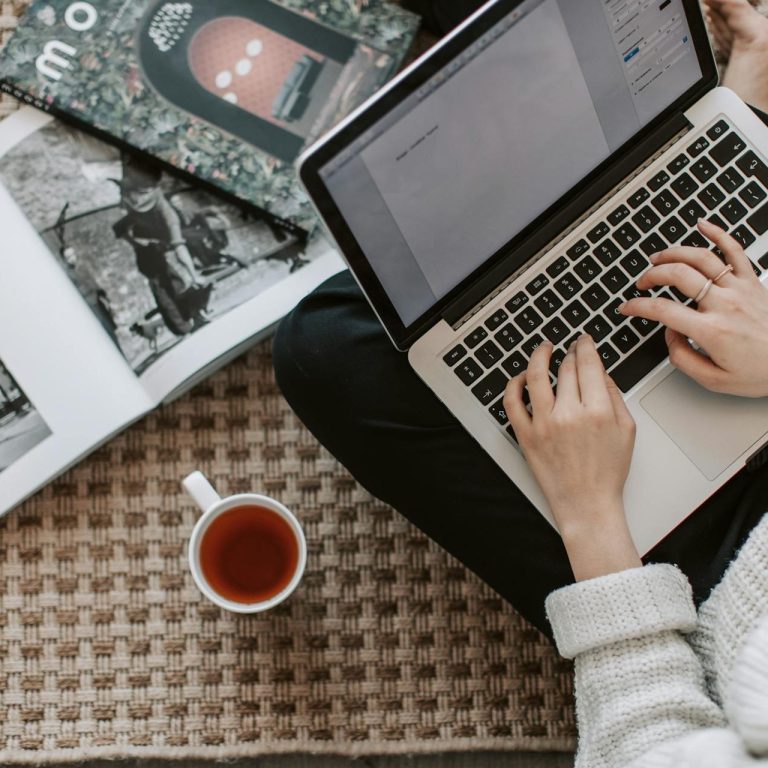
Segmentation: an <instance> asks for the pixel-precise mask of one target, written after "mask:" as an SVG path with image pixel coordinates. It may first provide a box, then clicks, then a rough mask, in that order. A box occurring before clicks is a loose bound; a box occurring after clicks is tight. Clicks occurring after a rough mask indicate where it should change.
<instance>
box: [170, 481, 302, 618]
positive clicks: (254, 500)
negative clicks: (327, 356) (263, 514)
mask: <svg viewBox="0 0 768 768" xmlns="http://www.w3.org/2000/svg"><path fill="white" fill-rule="evenodd" d="M182 485H183V486H184V488H185V489H186V491H187V493H188V494H189V495H190V496H191V497H192V498H193V499H194V501H195V503H196V504H197V506H198V507H200V510H201V511H202V513H203V514H202V515H201V516H200V519H199V520H198V521H197V523H196V524H195V527H194V529H193V530H192V536H191V537H190V539H189V568H190V570H191V571H192V578H193V579H194V580H195V584H197V587H198V589H199V590H200V591H201V592H202V593H203V594H204V595H205V596H206V597H207V598H208V599H209V600H210V601H211V602H212V603H215V604H216V605H218V606H220V607H221V608H224V609H225V610H227V611H233V612H234V613H259V612H261V611H268V610H269V609H270V608H274V607H275V606H276V605H279V604H280V603H282V602H283V600H285V599H286V598H287V597H288V596H289V595H290V594H291V593H292V592H293V591H294V590H295V589H296V587H297V586H298V585H299V582H300V581H301V577H302V576H303V575H304V568H305V566H306V564H307V541H306V539H305V538H304V531H303V530H302V528H301V525H300V524H299V521H298V520H297V519H296V516H295V515H294V514H293V513H292V512H291V511H290V510H289V509H287V508H286V507H284V506H283V505H282V504H281V503H280V502H279V501H276V500H275V499H271V498H270V497H269V496H261V495H260V494H258V493H238V494H235V495H234V496H227V497H226V498H224V499H222V498H221V496H219V494H218V493H216V491H215V490H214V488H213V486H212V485H211V484H210V483H209V482H208V480H207V479H206V478H205V475H203V473H202V472H193V473H192V474H191V475H188V476H187V477H185V478H184V480H183V481H182ZM246 506H257V507H264V508H266V509H269V510H271V511H272V512H274V513H275V514H277V515H279V516H280V517H281V518H282V519H283V520H285V521H286V522H287V523H288V525H289V526H290V528H291V531H293V535H294V536H295V538H296V546H297V548H298V551H299V557H298V561H297V563H296V570H295V571H294V574H293V576H292V577H291V580H290V581H289V582H288V584H287V586H285V587H284V588H283V589H282V590H281V591H280V592H278V593H277V594H276V595H274V596H273V597H271V598H269V600H263V601H261V602H258V603H238V602H235V601H234V600H228V599H227V598H225V597H222V596H221V595H220V594H219V593H218V592H216V590H215V589H213V588H212V587H211V585H210V584H209V583H208V581H207V580H206V578H205V575H204V574H203V570H202V567H201V565H200V545H201V543H202V541H203V537H204V536H205V532H206V530H207V529H208V526H209V525H210V524H211V523H212V522H213V521H214V520H215V519H216V518H217V517H219V515H221V514H223V513H224V512H227V511H228V510H230V509H236V508H237V507H246Z"/></svg>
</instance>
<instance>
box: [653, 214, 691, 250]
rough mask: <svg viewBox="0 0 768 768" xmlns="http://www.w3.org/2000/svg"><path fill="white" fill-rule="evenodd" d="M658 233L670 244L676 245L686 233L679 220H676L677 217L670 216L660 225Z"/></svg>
mask: <svg viewBox="0 0 768 768" xmlns="http://www.w3.org/2000/svg"><path fill="white" fill-rule="evenodd" d="M659 232H660V233H661V234H662V235H663V236H664V237H665V238H666V239H667V240H668V241H669V242H670V243H676V242H677V241H678V240H681V239H682V237H683V235H684V234H685V232H686V227H685V226H684V225H683V223H682V222H681V221H680V219H678V218H677V216H672V217H671V218H669V219H667V220H666V221H665V222H663V223H662V225H661V226H660V227H659Z"/></svg>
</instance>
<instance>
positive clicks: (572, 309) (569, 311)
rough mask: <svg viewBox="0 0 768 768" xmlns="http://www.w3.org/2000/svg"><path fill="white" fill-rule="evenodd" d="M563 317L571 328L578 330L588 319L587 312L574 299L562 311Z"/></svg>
mask: <svg viewBox="0 0 768 768" xmlns="http://www.w3.org/2000/svg"><path fill="white" fill-rule="evenodd" d="M563 317H564V318H565V320H566V322H567V323H569V324H570V326H571V328H578V327H579V326H580V325H581V324H582V323H583V322H584V321H585V320H586V319H587V318H588V317H589V310H587V308H586V307H585V306H584V305H583V304H582V303H581V302H580V301H579V300H578V299H576V300H574V301H572V302H571V303H570V304H569V305H568V306H567V307H566V308H565V309H564V310H563Z"/></svg>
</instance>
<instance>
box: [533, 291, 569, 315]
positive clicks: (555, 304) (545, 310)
mask: <svg viewBox="0 0 768 768" xmlns="http://www.w3.org/2000/svg"><path fill="white" fill-rule="evenodd" d="M533 303H534V304H535V305H536V308H537V309H538V310H539V312H541V313H542V314H543V315H544V316H545V317H552V315H553V314H554V313H555V312H556V311H557V310H558V309H559V308H560V307H562V306H563V302H562V301H561V299H560V298H559V297H558V295H557V294H556V293H555V292H554V291H550V290H547V291H544V293H542V294H541V296H539V298H538V299H536V300H535V301H534V302H533Z"/></svg>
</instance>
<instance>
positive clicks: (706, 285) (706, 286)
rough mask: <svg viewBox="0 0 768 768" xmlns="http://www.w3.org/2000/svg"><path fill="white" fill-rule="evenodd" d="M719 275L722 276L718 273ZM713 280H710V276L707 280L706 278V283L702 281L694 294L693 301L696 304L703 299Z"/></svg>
mask: <svg viewBox="0 0 768 768" xmlns="http://www.w3.org/2000/svg"><path fill="white" fill-rule="evenodd" d="M720 277H722V275H720ZM714 282H715V281H714V280H712V278H710V279H709V280H707V282H706V283H704V285H703V286H702V287H701V290H700V291H699V292H698V293H697V294H696V298H695V299H694V302H695V303H696V304H699V303H700V302H701V301H702V300H703V299H704V297H705V296H706V295H707V294H708V293H709V289H710V288H711V287H712V285H713V284H714Z"/></svg>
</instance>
